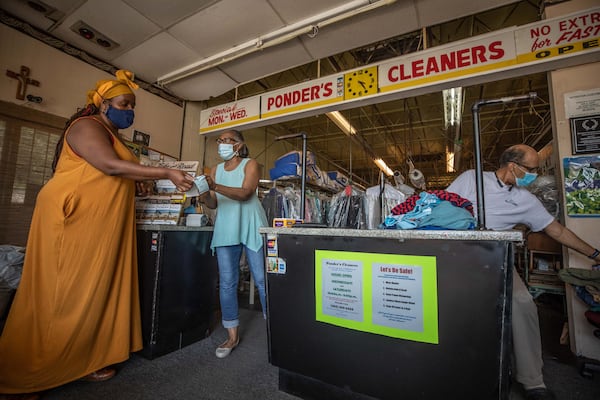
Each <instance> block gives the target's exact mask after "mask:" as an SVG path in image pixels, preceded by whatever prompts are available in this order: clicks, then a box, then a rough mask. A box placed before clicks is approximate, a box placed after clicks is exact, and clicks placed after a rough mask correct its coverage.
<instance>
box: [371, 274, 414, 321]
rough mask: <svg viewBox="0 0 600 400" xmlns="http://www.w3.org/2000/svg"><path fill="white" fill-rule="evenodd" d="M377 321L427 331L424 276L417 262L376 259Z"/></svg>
mask: <svg viewBox="0 0 600 400" xmlns="http://www.w3.org/2000/svg"><path fill="white" fill-rule="evenodd" d="M371 271H372V274H373V323H374V324H376V325H382V326H389V327H390V328H398V329H407V330H410V331H416V332H422V331H423V290H422V287H423V278H422V269H421V267H419V266H416V265H398V264H391V265H390V264H379V263H373V268H372V269H371Z"/></svg>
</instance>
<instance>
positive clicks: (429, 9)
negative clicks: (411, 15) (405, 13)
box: [414, 0, 514, 26]
mask: <svg viewBox="0 0 600 400" xmlns="http://www.w3.org/2000/svg"><path fill="white" fill-rule="evenodd" d="M414 3H415V7H416V8H417V10H418V21H416V22H417V23H418V24H419V25H420V26H431V25H435V24H439V23H440V22H443V21H450V20H453V19H455V18H459V17H461V16H464V15H469V14H474V13H478V12H482V11H483V10H489V9H492V8H497V7H500V6H503V5H505V4H510V3H514V0H478V1H472V0H452V7H448V0H419V1H415V2H414Z"/></svg>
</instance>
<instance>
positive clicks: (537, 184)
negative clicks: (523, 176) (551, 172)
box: [527, 176, 560, 218]
mask: <svg viewBox="0 0 600 400" xmlns="http://www.w3.org/2000/svg"><path fill="white" fill-rule="evenodd" d="M527 189H528V190H529V191H530V192H531V193H533V194H534V195H535V197H537V198H538V199H539V200H540V202H541V203H542V205H543V206H544V208H545V209H546V211H548V212H549V213H550V215H552V216H553V217H554V218H557V217H558V211H559V208H560V207H559V197H558V196H559V193H558V187H557V185H556V177H554V176H539V177H538V178H537V179H536V180H535V181H533V183H532V184H531V185H529V186H528V187H527Z"/></svg>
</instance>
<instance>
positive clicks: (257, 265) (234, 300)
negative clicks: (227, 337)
mask: <svg viewBox="0 0 600 400" xmlns="http://www.w3.org/2000/svg"><path fill="white" fill-rule="evenodd" d="M242 249H243V250H245V251H246V261H247V262H248V266H249V267H250V273H251V274H252V278H253V279H254V283H255V284H256V287H257V289H258V295H259V298H260V304H261V305H262V310H263V316H265V317H266V315H267V314H266V308H265V307H266V303H265V255H264V253H263V249H262V247H261V248H260V249H258V251H252V250H250V249H248V248H247V247H246V246H243V245H241V244H238V245H235V246H220V247H217V262H218V264H219V299H220V301H221V318H222V323H223V327H224V328H235V327H236V326H238V325H239V324H240V321H239V308H238V293H237V291H238V282H239V279H240V278H239V277H240V268H239V265H240V257H241V256H242Z"/></svg>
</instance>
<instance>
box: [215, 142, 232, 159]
mask: <svg viewBox="0 0 600 400" xmlns="http://www.w3.org/2000/svg"><path fill="white" fill-rule="evenodd" d="M218 152H219V157H221V158H222V159H223V160H225V161H227V160H231V159H232V158H233V156H235V151H234V150H233V145H232V144H228V143H219V149H218Z"/></svg>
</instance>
